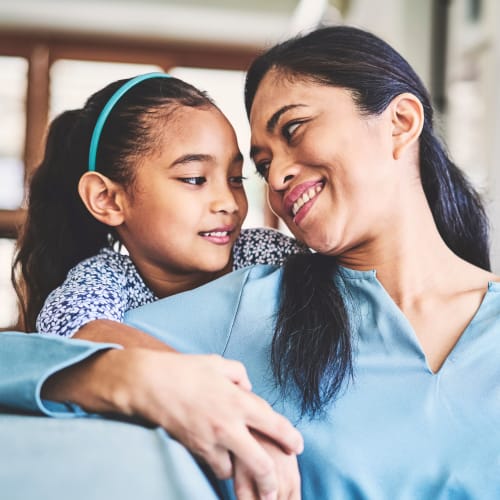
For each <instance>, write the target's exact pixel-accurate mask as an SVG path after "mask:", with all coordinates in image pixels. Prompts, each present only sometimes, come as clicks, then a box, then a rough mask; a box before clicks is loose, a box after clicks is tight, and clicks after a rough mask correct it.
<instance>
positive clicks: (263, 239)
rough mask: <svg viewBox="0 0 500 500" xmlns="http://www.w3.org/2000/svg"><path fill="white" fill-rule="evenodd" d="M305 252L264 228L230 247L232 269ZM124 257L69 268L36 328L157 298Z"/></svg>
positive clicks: (104, 315) (64, 330)
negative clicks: (231, 250)
mask: <svg viewBox="0 0 500 500" xmlns="http://www.w3.org/2000/svg"><path fill="white" fill-rule="evenodd" d="M308 251H309V250H308V249H307V248H306V247H305V246H304V245H302V244H300V243H299V242H297V241H296V240H294V239H293V238H290V237H288V236H286V235H285V234H283V233H281V232H279V231H277V230H275V229H267V228H253V229H244V230H243V231H242V232H241V235H240V237H239V238H238V239H237V240H236V243H235V245H234V247H233V270H236V269H241V268H243V267H247V266H251V265H254V264H278V265H279V264H282V263H283V262H284V261H285V259H286V257H288V256H289V255H293V254H297V253H305V252H308ZM157 299H158V297H156V296H155V294H154V293H153V291H152V290H150V289H149V287H148V286H147V285H146V283H144V281H143V279H142V277H141V276H140V274H139V272H138V270H137V268H136V267H135V265H134V263H133V262H132V260H131V259H130V257H129V256H128V255H125V254H122V253H119V252H117V251H116V250H114V249H113V248H109V247H106V248H103V249H102V250H101V251H100V252H99V253H98V254H97V255H94V256H93V257H90V258H88V259H86V260H84V261H82V262H80V263H79V264H77V265H76V266H75V267H74V268H73V269H71V270H70V271H69V273H68V276H67V277H66V280H65V281H64V283H63V284H62V285H61V286H59V287H58V288H56V289H55V290H54V291H52V292H51V293H50V295H49V296H48V297H47V300H46V301H45V304H44V306H43V308H42V310H41V311H40V314H39V315H38V318H37V324H36V326H37V331H38V332H40V333H46V334H57V335H61V336H65V337H69V336H71V335H73V334H74V333H75V332H76V331H77V330H78V329H80V328H81V327H82V326H83V325H85V324H86V323H89V322H90V321H93V320H96V319H109V320H114V321H120V322H121V321H123V317H124V315H125V313H126V312H127V311H128V310H130V309H134V308H136V307H139V306H142V305H144V304H148V303H150V302H153V301H155V300H157Z"/></svg>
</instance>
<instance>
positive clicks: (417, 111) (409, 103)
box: [389, 93, 424, 160]
mask: <svg viewBox="0 0 500 500" xmlns="http://www.w3.org/2000/svg"><path fill="white" fill-rule="evenodd" d="M389 106H390V108H391V119H392V143H393V148H392V151H393V152H392V155H393V157H394V159H395V160H397V159H399V158H401V157H402V156H403V155H404V154H405V153H406V152H407V151H412V150H413V147H412V146H414V145H415V144H416V143H418V139H419V137H420V133H421V132H422V128H423V126H424V108H423V106H422V103H421V102H420V100H419V99H417V97H415V96H414V95H413V94H410V93H404V94H400V95H398V96H397V97H395V98H394V99H393V100H392V102H391V104H390V105H389Z"/></svg>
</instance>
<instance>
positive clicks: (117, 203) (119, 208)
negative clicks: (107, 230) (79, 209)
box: [78, 172, 125, 226]
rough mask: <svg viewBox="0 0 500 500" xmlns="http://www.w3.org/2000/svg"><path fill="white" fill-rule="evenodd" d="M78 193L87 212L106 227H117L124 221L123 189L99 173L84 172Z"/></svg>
mask: <svg viewBox="0 0 500 500" xmlns="http://www.w3.org/2000/svg"><path fill="white" fill-rule="evenodd" d="M78 193H79V194H80V198H81V199H82V201H83V203H84V204H85V206H86V207H87V210H88V211H89V212H90V213H91V214H92V215H93V216H94V217H95V218H96V219H97V220H98V221H100V222H102V223H103V224H106V225H108V226H119V225H120V224H122V223H123V221H124V214H123V208H124V205H123V203H124V198H125V192H124V190H123V187H122V186H121V185H120V184H117V183H116V182H113V181H111V180H110V179H108V178H107V177H106V176H104V175H102V174H100V173H99V172H85V173H84V174H83V175H82V177H81V178H80V181H79V183H78Z"/></svg>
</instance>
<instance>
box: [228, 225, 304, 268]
mask: <svg viewBox="0 0 500 500" xmlns="http://www.w3.org/2000/svg"><path fill="white" fill-rule="evenodd" d="M308 252H309V249H308V248H307V247H306V246H305V245H304V244H303V243H300V242H299V241H297V240H296V239H295V238H292V237H290V236H288V235H286V234H284V233H282V232H281V231H279V230H277V229H271V228H265V227H259V228H249V229H243V230H242V231H241V234H240V237H239V238H238V239H237V240H236V243H235V245H234V248H233V268H234V269H240V268H242V267H246V266H251V265H256V264H276V265H281V264H283V262H284V261H285V260H286V258H287V257H288V256H289V255H294V254H298V253H308Z"/></svg>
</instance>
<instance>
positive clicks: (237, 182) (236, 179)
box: [229, 175, 246, 187]
mask: <svg viewBox="0 0 500 500" xmlns="http://www.w3.org/2000/svg"><path fill="white" fill-rule="evenodd" d="M244 180H246V177H244V176H243V175H233V176H232V177H229V182H230V183H231V184H232V185H233V186H237V187H240V186H243V181H244Z"/></svg>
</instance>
